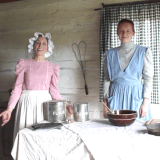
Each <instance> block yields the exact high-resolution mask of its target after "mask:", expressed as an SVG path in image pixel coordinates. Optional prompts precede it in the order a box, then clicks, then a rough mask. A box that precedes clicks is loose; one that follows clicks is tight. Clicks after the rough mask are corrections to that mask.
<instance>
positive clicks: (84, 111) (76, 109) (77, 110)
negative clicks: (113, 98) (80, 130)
mask: <svg viewBox="0 0 160 160" xmlns="http://www.w3.org/2000/svg"><path fill="white" fill-rule="evenodd" d="M88 106H89V104H88V103H86V102H79V103H74V104H73V113H74V120H75V121H77V122H85V121H88V120H89V112H88Z"/></svg>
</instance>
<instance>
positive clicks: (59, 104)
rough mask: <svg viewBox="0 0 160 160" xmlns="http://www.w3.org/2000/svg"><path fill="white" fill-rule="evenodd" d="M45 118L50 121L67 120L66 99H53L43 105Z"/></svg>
mask: <svg viewBox="0 0 160 160" xmlns="http://www.w3.org/2000/svg"><path fill="white" fill-rule="evenodd" d="M43 113H44V116H45V117H46V118H45V119H46V120H48V121H49V122H65V121H66V101H65V100H51V101H47V102H46V103H45V105H44V107H43Z"/></svg>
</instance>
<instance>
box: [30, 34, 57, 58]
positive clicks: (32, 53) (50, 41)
mask: <svg viewBox="0 0 160 160" xmlns="http://www.w3.org/2000/svg"><path fill="white" fill-rule="evenodd" d="M39 35H41V36H42V37H45V38H47V39H48V51H47V52H46V53H45V58H48V57H49V56H51V55H52V54H53V48H54V45H53V42H52V40H51V34H50V33H46V34H45V35H44V34H43V33H40V32H35V33H34V37H33V38H30V39H29V45H28V52H29V53H30V54H31V55H32V56H34V51H33V45H34V42H35V41H36V40H37V39H38V36H39Z"/></svg>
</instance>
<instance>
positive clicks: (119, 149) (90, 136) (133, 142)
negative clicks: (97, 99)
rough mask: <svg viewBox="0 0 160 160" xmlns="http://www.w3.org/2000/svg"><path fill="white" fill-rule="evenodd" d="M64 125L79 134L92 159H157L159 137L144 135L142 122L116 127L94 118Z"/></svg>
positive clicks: (145, 133) (158, 159) (146, 133)
mask: <svg viewBox="0 0 160 160" xmlns="http://www.w3.org/2000/svg"><path fill="white" fill-rule="evenodd" d="M66 127H67V128H68V129H70V130H72V131H74V132H75V133H78V134H79V135H80V137H81V139H82V140H83V141H84V143H85V145H86V146H87V148H88V149H89V150H90V152H91V154H92V155H93V157H94V159H95V160H160V136H154V135H150V134H148V132H147V128H146V126H145V125H144V123H142V122H139V121H135V122H134V123H133V124H132V125H131V126H126V127H119V126H117V127H116V126H112V125H111V124H110V123H109V121H108V120H95V121H91V122H85V123H83V124H82V123H78V122H77V123H73V124H70V125H67V126H66Z"/></svg>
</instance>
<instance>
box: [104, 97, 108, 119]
mask: <svg viewBox="0 0 160 160" xmlns="http://www.w3.org/2000/svg"><path fill="white" fill-rule="evenodd" d="M103 102H104V103H105V104H106V106H108V103H107V99H106V98H104V99H103ZM106 106H105V105H103V117H104V118H107V112H108V108H107V107H106Z"/></svg>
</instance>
